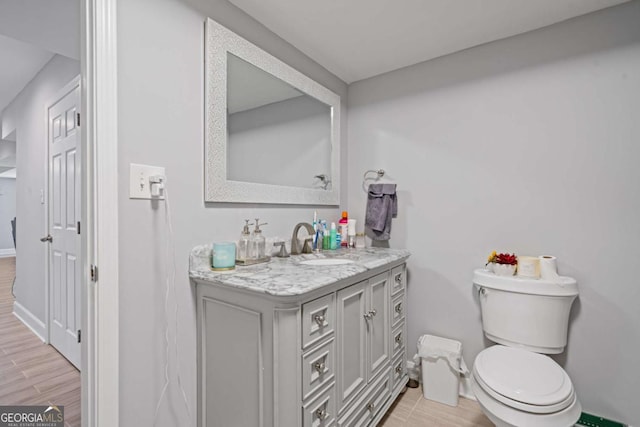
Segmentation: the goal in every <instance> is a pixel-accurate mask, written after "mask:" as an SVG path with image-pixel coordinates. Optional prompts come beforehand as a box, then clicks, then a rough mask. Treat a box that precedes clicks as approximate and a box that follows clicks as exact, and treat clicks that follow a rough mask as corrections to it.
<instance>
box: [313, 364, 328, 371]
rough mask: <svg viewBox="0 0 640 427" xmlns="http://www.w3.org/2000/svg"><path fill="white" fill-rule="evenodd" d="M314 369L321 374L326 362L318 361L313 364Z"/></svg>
mask: <svg viewBox="0 0 640 427" xmlns="http://www.w3.org/2000/svg"><path fill="white" fill-rule="evenodd" d="M313 369H315V370H316V372H318V373H319V374H322V373H323V372H324V369H325V364H324V362H316V363H314V364H313Z"/></svg>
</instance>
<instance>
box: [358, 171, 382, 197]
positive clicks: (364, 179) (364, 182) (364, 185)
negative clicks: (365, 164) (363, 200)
mask: <svg viewBox="0 0 640 427" xmlns="http://www.w3.org/2000/svg"><path fill="white" fill-rule="evenodd" d="M372 173H373V174H376V176H375V177H369V176H367V175H369V174H372ZM384 174H385V171H384V169H378V170H373V169H369V170H368V171H366V172H365V173H364V175H362V189H363V190H364V192H365V193H366V192H367V180H369V181H377V180H379V179H380V178H382V177H383V176H384Z"/></svg>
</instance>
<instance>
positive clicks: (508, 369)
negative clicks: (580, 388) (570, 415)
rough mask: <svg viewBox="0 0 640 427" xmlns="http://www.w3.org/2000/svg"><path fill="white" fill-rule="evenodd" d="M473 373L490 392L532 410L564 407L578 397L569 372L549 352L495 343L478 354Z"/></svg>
mask: <svg viewBox="0 0 640 427" xmlns="http://www.w3.org/2000/svg"><path fill="white" fill-rule="evenodd" d="M473 375H474V377H475V379H476V381H477V383H478V386H479V387H481V388H482V389H483V390H484V391H485V392H486V393H487V394H488V395H489V396H491V397H492V398H494V399H496V400H497V401H499V402H501V403H502V404H504V405H507V406H509V407H511V408H514V409H517V410H520V411H525V412H529V413H532V414H551V413H554V412H558V411H562V410H563V409H565V408H567V407H568V406H569V405H571V404H572V403H573V402H574V401H575V392H574V389H573V385H572V384H571V379H570V378H569V376H568V375H567V373H566V372H565V371H564V370H563V369H562V368H561V367H560V365H558V364H557V363H556V362H554V361H553V360H552V359H551V358H549V357H548V356H544V355H542V354H538V353H533V352H530V351H527V350H522V349H518V348H513V347H505V346H502V345H495V346H492V347H489V348H487V349H485V350H483V351H482V352H480V353H479V354H478V356H477V357H476V360H475V363H474V367H473Z"/></svg>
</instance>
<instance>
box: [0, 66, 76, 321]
mask: <svg viewBox="0 0 640 427" xmlns="http://www.w3.org/2000/svg"><path fill="white" fill-rule="evenodd" d="M78 74H80V63H79V62H78V61H76V60H73V59H69V58H66V57H64V56H60V55H56V56H54V57H53V58H52V59H51V61H49V62H48V63H47V64H46V65H45V66H44V67H43V68H42V70H41V71H40V72H39V73H38V74H37V75H36V76H35V77H34V78H33V80H31V82H29V84H28V85H27V86H26V87H25V88H24V89H23V90H22V92H20V93H19V94H18V96H17V97H16V98H15V99H14V100H13V101H12V102H11V104H9V105H8V106H7V107H6V108H5V109H4V111H3V112H2V133H3V135H2V136H3V137H4V136H6V135H8V134H10V133H12V132H13V131H15V132H16V166H17V169H18V170H19V171H20V172H19V174H18V176H17V178H16V194H17V202H16V216H17V218H18V228H19V231H18V233H17V238H18V242H17V246H18V247H19V248H20V250H19V252H18V256H17V257H16V284H15V294H16V299H17V301H18V302H19V303H20V304H22V306H23V307H25V308H26V309H27V310H29V311H30V312H31V314H33V315H34V316H35V317H37V318H38V319H40V320H41V321H43V322H44V321H45V318H44V316H45V301H44V291H45V287H44V285H45V281H44V280H45V262H46V246H45V245H44V244H42V243H41V242H40V238H41V237H42V236H44V235H46V232H45V230H46V227H45V210H44V207H45V205H43V204H41V203H40V190H44V188H45V161H46V151H45V150H46V144H47V126H46V119H45V105H46V103H47V102H50V100H51V98H53V96H55V94H56V92H57V91H58V90H60V89H62V87H63V86H64V85H66V84H67V83H69V82H70V81H71V80H72V79H73V78H74V77H75V76H77V75H78Z"/></svg>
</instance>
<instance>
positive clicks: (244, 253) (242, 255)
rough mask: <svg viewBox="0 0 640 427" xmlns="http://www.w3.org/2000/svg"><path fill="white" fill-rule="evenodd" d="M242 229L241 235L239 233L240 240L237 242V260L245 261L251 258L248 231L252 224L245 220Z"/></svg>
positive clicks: (249, 234) (249, 233)
mask: <svg viewBox="0 0 640 427" xmlns="http://www.w3.org/2000/svg"><path fill="white" fill-rule="evenodd" d="M244 221H245V224H244V228H243V229H242V233H240V239H239V240H238V256H237V258H238V260H239V261H246V260H248V259H251V258H252V255H251V245H250V242H251V232H250V231H249V226H250V225H253V224H249V220H248V219H245V220H244Z"/></svg>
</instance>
